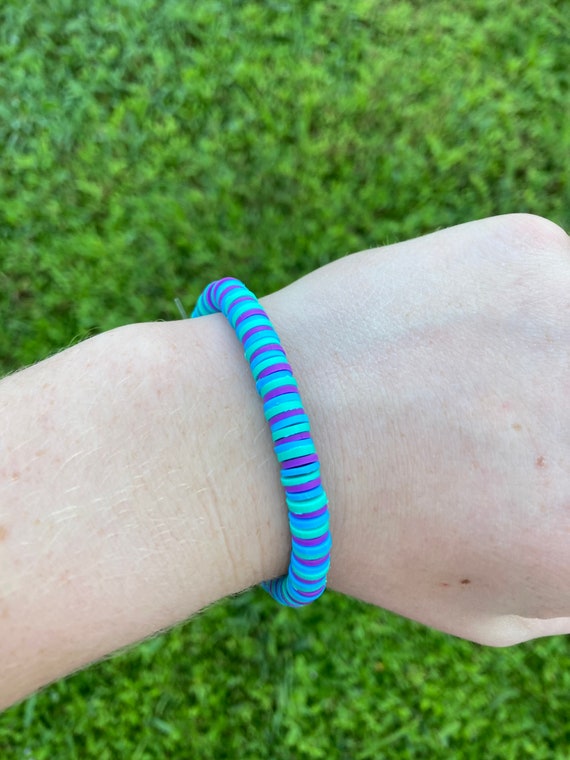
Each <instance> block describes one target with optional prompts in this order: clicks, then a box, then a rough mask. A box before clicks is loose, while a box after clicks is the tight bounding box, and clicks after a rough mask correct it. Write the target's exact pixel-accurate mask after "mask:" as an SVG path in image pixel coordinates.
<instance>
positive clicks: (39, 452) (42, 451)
mask: <svg viewBox="0 0 570 760" xmlns="http://www.w3.org/2000/svg"><path fill="white" fill-rule="evenodd" d="M45 453H46V450H45V449H40V450H39V451H36V456H37V457H43V455H44V454H45Z"/></svg>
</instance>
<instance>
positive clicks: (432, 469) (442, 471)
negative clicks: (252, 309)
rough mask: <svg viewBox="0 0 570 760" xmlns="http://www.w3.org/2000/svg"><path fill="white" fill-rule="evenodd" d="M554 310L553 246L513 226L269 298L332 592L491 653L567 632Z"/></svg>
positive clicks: (351, 264) (555, 232) (569, 255)
mask: <svg viewBox="0 0 570 760" xmlns="http://www.w3.org/2000/svg"><path fill="white" fill-rule="evenodd" d="M569 294H570V245H569V239H568V237H567V235H566V234H565V233H564V232H563V231H562V230H561V229H560V228H559V227H557V226H556V225H553V224H551V223H550V222H547V221H546V220H544V219H541V218H539V217H533V216H528V215H512V216H506V217H496V218H491V219H487V220H484V221H481V222H474V223H469V224H466V225H461V226H459V227H454V228H451V229H449V230H444V231H442V232H438V233H436V234H432V235H428V236H426V237H423V238H419V239H416V240H413V241H410V242H409V243H407V244H406V245H404V246H401V245H395V246H388V247H386V248H383V249H379V250H373V251H365V252H363V253H360V254H356V255H354V256H350V257H347V258H344V259H340V260H338V261H337V262H334V263H332V264H330V265H328V266H327V267H325V268H324V269H322V270H317V272H314V273H312V274H310V275H308V276H307V277H305V278H303V279H301V280H300V281H298V282H297V283H294V284H293V285H291V286H289V287H288V288H286V289H285V290H283V291H281V292H280V293H279V294H277V298H278V299H282V302H283V304H284V305H283V308H284V309H285V304H286V305H287V310H288V312H290V311H292V312H293V313H297V314H299V315H301V314H302V315H303V317H302V324H300V325H299V327H298V330H299V333H301V332H303V339H302V340H296V341H295V340H292V341H291V345H292V346H295V352H297V351H298V352H299V356H298V358H297V357H290V358H291V361H292V363H293V364H294V362H295V361H298V362H299V364H300V365H302V366H303V367H304V368H305V378H304V380H305V383H306V385H307V387H308V388H315V387H318V388H319V394H320V401H316V402H315V403H316V404H320V405H323V406H324V407H325V408H324V409H320V413H321V414H322V417H323V419H327V420H330V421H331V424H330V425H328V429H327V434H326V435H324V440H323V441H322V443H321V444H320V445H319V446H318V449H317V450H318V451H320V452H322V454H321V459H323V478H324V482H325V485H326V484H327V483H329V487H328V491H329V496H330V497H331V510H332V518H331V519H332V526H333V536H334V537H335V538H336V541H335V548H334V554H333V562H332V569H331V573H330V584H331V586H332V587H333V588H336V589H338V590H340V591H342V592H344V593H347V594H350V595H352V596H355V597H359V598H361V599H364V600H365V601H368V602H371V603H373V604H377V605H380V606H382V607H386V608H389V609H391V610H393V611H395V612H398V613H400V614H402V615H405V616H408V617H411V618H413V619H416V620H419V621H421V622H423V623H425V624H427V625H429V626H433V627H435V628H438V629H440V630H443V631H446V632H449V633H452V634H454V635H457V636H461V637H464V638H468V639H472V640H474V641H478V642H481V643H484V644H490V645H494V646H502V645H510V644H514V643H517V642H519V641H524V640H526V639H530V638H535V637H538V636H544V635H551V634H557V633H569V632H570V561H569V560H568V548H569V546H570V407H569V405H568V391H569V389H570V348H569V347H570V296H569ZM330 304H334V305H335V308H334V309H330V307H329V305H330ZM295 305H296V306H297V308H295ZM271 308H272V309H274V312H272V313H274V314H276V313H278V309H279V306H277V305H276V306H275V307H274V304H273V301H272V302H271ZM307 321H308V322H309V323H310V325H311V329H310V330H309V331H306V330H305V331H303V325H304V324H306V322H307ZM323 343H324V344H326V345H328V346H332V350H329V351H328V353H327V355H325V356H323V353H322V351H320V350H319V346H320V345H322V344H323ZM290 353H291V352H290ZM315 357H316V359H315ZM315 413H316V409H315ZM331 485H332V488H333V493H331ZM334 504H342V505H343V508H342V515H339V516H338V518H337V519H338V523H339V524H335V514H334Z"/></svg>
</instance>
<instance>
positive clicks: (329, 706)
mask: <svg viewBox="0 0 570 760" xmlns="http://www.w3.org/2000/svg"><path fill="white" fill-rule="evenodd" d="M568 18H570V2H568V0H546V1H545V0H529V1H528V2H525V3H514V2H511V1H510V0H509V1H508V2H507V0H472V1H469V2H468V1H467V0H454V1H453V2H451V1H450V0H434V1H433V2H424V3H421V2H417V0H415V1H414V0H395V1H394V2H388V1H387V0H352V2H335V1H334V0H330V1H328V2H325V1H322V2H321V1H320V0H318V1H316V2H309V1H308V0H299V2H293V0H271V1H270V0H266V1H265V2H262V1H261V0H259V1H258V2H254V1H248V0H225V2H221V1H220V2H218V1H217V0H194V1H190V0H26V2H23V0H4V2H3V3H2V4H1V5H0V318H1V320H2V325H3V330H2V332H1V334H0V370H1V371H2V372H7V371H10V370H12V369H15V368H16V367H19V366H22V365H24V364H28V363H31V362H33V361H36V360H38V359H41V358H43V357H45V356H46V355H48V354H50V353H52V352H53V351H55V350H57V349H60V348H62V347H64V346H67V345H69V344H71V343H73V342H76V341H78V340H80V339H83V338H85V337H87V336H89V335H92V334H95V333H97V332H100V331H102V330H106V329H109V328H112V327H115V326H118V325H120V324H125V323H127V322H135V321H147V320H156V319H175V318H177V312H176V310H175V307H174V304H173V302H172V301H173V298H174V297H175V296H180V297H181V298H182V300H183V302H184V304H185V305H186V307H187V309H190V308H191V307H192V305H193V303H194V301H195V299H196V297H197V296H198V294H199V292H200V290H201V289H202V287H203V286H204V285H205V284H207V283H208V282H209V281H210V280H211V279H215V278H216V277H219V276H222V275H228V274H232V275H235V276H237V277H240V278H242V279H243V280H244V281H245V282H246V283H247V284H248V285H249V286H250V287H251V288H252V289H253V290H254V291H256V292H257V293H258V294H259V295H263V294H265V293H268V292H271V291H273V290H276V289H278V288H280V287H282V286H284V285H285V284H287V283H288V282H290V281H291V280H292V279H295V278H296V277H298V276H300V275H302V274H304V273H306V272H308V271H310V270H312V269H314V268H316V267H318V266H320V265H322V264H324V263H326V262H327V261H330V260H332V259H334V258H337V257H340V256H343V255H345V254H346V253H349V252H352V251H356V250H359V249H362V248H367V247H371V246H374V245H381V244H384V243H388V242H394V241H396V240H401V239H405V238H409V237H411V236H414V235H419V234H422V233H425V232H428V231H433V230H435V229H437V228H440V227H445V226H449V225H452V224H456V223H460V222H464V221H468V220H471V219H477V218H481V217H484V216H488V215H492V214H501V213H507V212H512V211H526V212H532V213H536V214H541V215H543V216H546V217H549V218H550V219H552V220H553V221H555V222H557V223H558V224H561V225H562V226H564V227H566V228H567V229H569V228H570V182H569V165H568V159H569V156H570V105H569V104H570V65H569V63H568V62H569V61H570V31H569V29H570V26H569V22H568ZM0 592H1V578H0ZM0 635H1V629H0ZM1 677H2V675H1V673H0V678H1ZM569 694H570V650H569V647H568V643H567V639H566V638H563V637H559V638H553V639H550V640H544V641H540V642H532V643H529V644H525V645H522V646H519V647H517V648H513V649H508V650H491V649H485V648H483V647H480V646H476V645H474V644H470V643H467V642H463V641H459V640H455V639H452V638H450V637H448V636H445V635H443V634H439V633H436V632H432V631H430V630H428V629H426V628H423V627H421V626H419V625H417V624H415V623H411V622H409V621H406V620H403V619H400V618H397V617H396V616H394V615H392V614H390V613H387V612H384V611H382V610H378V609H376V608H372V607H369V606H367V605H364V604H361V603H358V602H355V601H353V600H350V599H346V598H343V597H341V596H339V595H336V594H333V593H327V594H326V595H325V596H324V597H323V599H321V600H320V601H319V602H318V604H316V605H312V606H311V607H310V608H307V609H304V610H301V611H292V610H287V609H282V608H280V607H279V606H278V605H276V604H275V603H274V602H272V601H271V600H270V599H269V598H266V596H265V595H264V594H263V593H262V592H261V591H259V590H253V591H250V592H247V593H246V594H244V595H242V596H239V597H236V598H233V599H228V600H225V601H223V602H220V603H219V604H217V605H215V606H214V607H212V608H210V609H209V610H207V611H205V612H204V613H202V614H201V615H200V616H198V617H197V618H195V619H193V620H191V621H189V622H187V623H186V624H185V625H183V626H181V627H179V628H177V629H175V630H173V631H171V632H169V633H166V634H163V635H161V636H159V637H157V638H155V639H153V640H151V641H149V642H146V643H144V644H142V645H140V646H138V647H135V648H134V649H132V650H131V651H129V652H126V653H123V654H120V655H117V656H115V657H113V658H112V659H110V660H108V661H106V662H103V663H100V664H98V665H95V666H93V667H91V668H90V669H88V670H86V671H84V672H82V673H80V674H78V675H75V676H73V677H71V678H69V679H67V680H65V681H63V682H61V683H58V684H56V685H54V686H52V687H50V688H49V689H47V690H45V691H44V692H42V693H41V694H39V695H38V696H34V697H32V698H31V699H29V700H27V701H26V702H24V703H23V704H21V705H19V706H16V707H14V708H12V709H10V710H8V711H7V712H6V713H4V714H3V715H2V716H0V758H1V759H2V760H12V759H15V758H29V759H30V760H43V759H45V760H60V759H62V760H67V758H80V759H81V758H97V759H98V760H106V758H109V759H111V758H113V760H114V759H115V758H128V759H129V760H131V759H137V760H143V759H145V760H146V758H149V759H150V758H212V759H214V758H215V759H216V760H219V759H220V758H252V760H253V759H265V758H267V759H268V760H269V759H271V760H279V759H281V758H282V759H283V760H286V759H289V758H292V759H296V758H299V759H301V760H302V759H304V758H307V759H309V758H315V759H320V758H323V759H324V758H327V759H328V758H332V759H335V758H339V759H340V758H342V759H346V760H365V759H366V760H368V759H369V758H370V759H372V758H474V759H475V758H477V759H480V758H512V760H519V759H520V758H527V757H528V758H531V757H532V758H534V759H536V760H542V759H543V758H544V760H547V759H548V760H550V759H551V758H570V717H569V710H568V697H569Z"/></svg>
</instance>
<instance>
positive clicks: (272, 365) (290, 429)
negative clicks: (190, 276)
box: [191, 277, 332, 607]
mask: <svg viewBox="0 0 570 760" xmlns="http://www.w3.org/2000/svg"><path fill="white" fill-rule="evenodd" d="M216 312H222V314H224V316H225V317H226V319H227V320H228V321H229V323H230V324H231V326H232V327H233V329H234V330H235V332H236V335H237V337H238V338H239V340H240V341H241V343H242V346H243V349H244V354H245V358H246V359H247V360H248V362H249V365H250V367H251V371H252V373H253V377H254V380H255V384H256V387H257V391H258V393H259V395H260V396H261V399H262V401H263V411H264V413H265V419H266V420H267V422H268V423H269V426H270V428H271V436H272V438H273V448H274V451H275V455H276V456H277V459H278V461H279V463H280V467H281V483H282V485H283V487H284V489H285V501H286V503H287V508H288V512H289V527H290V529H291V537H292V541H291V561H290V564H289V570H288V573H287V575H284V576H282V577H281V578H274V579H273V580H269V581H264V582H263V583H262V587H263V588H264V589H265V590H266V591H268V592H269V593H270V594H271V596H272V597H273V598H274V599H275V600H276V601H278V602H279V603H280V604H284V605H287V606H289V607H303V606H304V605H306V604H309V603H310V602H312V601H314V600H315V599H317V598H318V597H319V596H320V595H321V594H322V593H323V591H324V590H325V587H326V582H327V572H328V569H329V566H330V552H331V546H332V541H331V534H330V529H329V512H328V499H327V495H326V493H325V491H324V489H323V486H322V483H321V473H320V465H319V458H318V456H317V452H316V451H315V446H314V443H313V440H312V438H311V432H310V426H309V418H308V417H307V415H306V413H305V410H304V409H303V404H302V401H301V396H300V394H299V389H298V386H297V381H296V380H295V378H294V377H293V372H292V370H291V366H290V364H289V362H288V361H287V356H286V354H285V351H284V350H283V347H282V345H281V342H280V340H279V337H278V336H277V333H276V332H275V330H274V328H273V325H272V324H271V321H270V319H269V317H268V316H267V313H266V311H265V310H264V308H263V307H262V306H261V304H260V303H259V301H258V300H257V298H256V297H255V296H254V294H253V293H252V292H251V291H250V290H248V289H247V288H246V286H245V285H244V284H243V282H240V280H236V279H235V278H234V277H224V278H223V279H222V280H217V281H215V282H212V283H210V285H208V287H207V288H206V289H205V290H204V291H203V293H202V294H201V296H200V298H199V299H198V303H197V305H196V308H195V309H194V311H193V312H192V315H191V316H192V317H201V316H204V315H206V314H214V313H216Z"/></svg>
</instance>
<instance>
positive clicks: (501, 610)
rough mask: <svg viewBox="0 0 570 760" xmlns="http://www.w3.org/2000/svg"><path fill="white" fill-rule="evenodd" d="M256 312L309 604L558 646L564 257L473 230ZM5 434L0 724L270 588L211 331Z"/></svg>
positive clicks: (480, 637)
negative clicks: (268, 350) (92, 670)
mask: <svg viewBox="0 0 570 760" xmlns="http://www.w3.org/2000/svg"><path fill="white" fill-rule="evenodd" d="M226 274H231V273H227V272H221V273H220V276H223V275H226ZM205 284H206V283H204V285H205ZM262 303H263V305H264V306H265V308H266V309H267V311H268V313H269V315H270V317H271V318H272V320H273V322H274V325H275V327H276V330H277V332H278V333H279V334H280V336H281V340H282V343H283V345H284V346H285V349H286V351H287V353H288V356H289V359H290V361H291V364H292V366H293V369H294V372H295V374H296V376H297V379H298V381H299V386H300V389H301V394H302V396H303V400H304V402H305V407H306V409H307V411H308V414H309V416H310V418H311V423H312V430H313V437H314V440H315V443H316V446H317V451H318V452H319V455H320V458H321V467H322V475H323V482H324V485H325V488H326V490H327V492H328V495H329V499H330V510H331V527H332V533H333V541H334V548H333V555H332V567H331V571H330V574H329V585H330V587H331V588H333V589H336V590H338V591H341V592H344V593H347V594H350V595H353V596H355V597H359V598H361V599H364V600H366V601H368V602H370V603H372V604H376V605H379V606H382V607H385V608H388V609H390V610H393V611H396V612H398V613H400V614H402V615H405V616H408V617H411V618H413V619H416V620H419V621H420V622H422V623H425V624H426V625H429V626H432V627H435V628H438V629H440V630H443V631H446V632H448V633H450V634H453V635H456V636H461V637H464V638H467V639H471V640H473V641H477V642H480V643H483V644H488V645H493V646H504V645H510V644H515V643H517V642H520V641H524V640H527V639H531V638H535V637H539V636H547V635H553V634H565V633H568V632H570V559H569V556H570V552H569V549H570V404H568V397H569V393H570V243H569V239H568V237H567V236H566V234H565V233H564V232H563V231H562V230H561V229H560V228H559V227H557V226H555V225H554V224H551V223H550V222H548V221H546V220H544V219H541V218H539V217H533V216H527V215H511V216H505V217H495V218H492V219H486V220H482V221H478V222H472V223H469V224H465V225H461V226H459V227H455V228H451V229H449V230H443V231H440V232H437V233H434V234H432V235H428V236H426V237H423V238H419V239H416V240H412V241H409V242H405V243H399V244H397V245H392V246H388V247H385V248H382V249H375V250H370V251H364V252H361V253H358V254H354V255H352V256H347V257H345V258H343V259H340V260H338V261H336V262H333V263H331V264H329V265H327V266H325V267H323V268H321V269H318V270H316V271H315V272H313V273H312V274H310V275H308V276H307V277H304V278H302V279H300V280H298V281H297V282H295V283H293V284H291V285H290V286H288V287H287V288H284V289H283V290H281V291H279V292H277V293H274V294H272V295H270V296H267V297H265V298H263V299H262ZM0 414H1V418H2V427H1V430H0V453H1V457H0V579H1V582H0V631H1V636H0V672H1V678H0V708H6V707H7V706H9V705H11V704H13V703H15V702H17V701H18V700H20V699H22V698H24V697H25V696H27V695H29V694H30V693H32V692H33V691H35V690H37V689H38V688H40V687H42V686H43V685H45V684H46V683H49V682H51V681H53V680H55V679H57V678H60V677H63V676H65V675H66V674H68V673H70V672H72V671H74V670H76V669H78V668H81V667H83V666H85V665H86V664H88V663H90V662H92V661H94V660H96V659H98V658H100V657H102V656H104V655H106V654H108V653H110V652H112V651H114V650H116V649H118V648H120V647H122V646H125V645H127V644H129V643H133V642H135V641H138V640H140V639H142V638H144V637H146V636H149V635H151V634H152V633H154V632H156V631H158V630H161V629H164V628H167V627H169V626H172V625H173V624H175V623H176V622H178V621H181V620H184V619H186V618H188V617H190V616H192V615H193V614H195V613H196V612H198V611H199V610H200V609H202V608H203V607H204V606H206V605H208V604H210V603H212V602H213V601H215V600H217V599H220V598H222V597H224V596H226V595H228V594H232V593H237V592H240V591H242V590H243V589H246V588H248V587H249V586H252V585H255V584H257V583H259V582H260V581H262V580H263V579H265V578H270V577H274V576H276V575H279V574H282V573H283V572H285V570H286V567H287V561H288V553H289V534H288V527H287V518H286V511H285V506H284V499H283V493H282V489H281V487H280V484H279V469H278V464H277V462H276V460H275V457H274V455H273V452H272V449H271V439H270V435H269V429H268V426H267V424H266V422H265V420H264V418H263V412H262V407H261V402H260V400H259V397H258V396H257V394H256V391H255V388H254V385H253V381H252V378H251V375H250V372H249V368H248V366H247V363H246V362H245V360H244V358H243V354H242V351H241V348H240V345H239V343H238V341H237V339H236V338H235V336H234V334H233V332H232V330H231V328H230V327H229V325H228V324H227V323H226V321H225V319H224V317H223V316H221V315H213V316H210V317H203V318H201V319H199V320H192V321H186V322H183V321H174V322H165V323H149V324H138V325H132V326H128V327H123V328H119V329H117V330H113V331H111V332H109V333H105V334H103V335H100V336H98V337H96V338H92V339H90V340H86V341H84V342H83V343H80V344H79V345H77V346H75V347H73V348H70V349H68V350H66V351H63V352H61V353H59V354H57V355H56V356H54V357H52V358H51V359H48V360H47V361H44V362H42V363H40V364H37V365H36V366H33V367H31V368H28V369H25V370H23V371H21V372H18V373H16V374H14V375H12V376H9V377H7V378H5V379H4V380H3V381H2V382H1V383H0ZM317 603H318V602H317Z"/></svg>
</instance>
